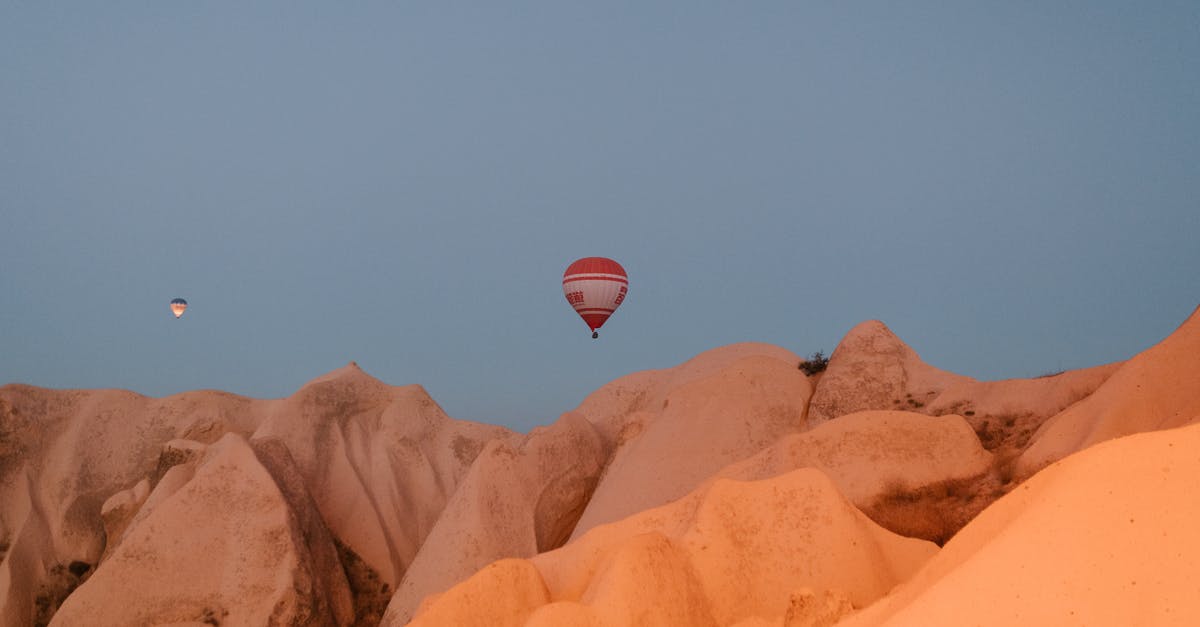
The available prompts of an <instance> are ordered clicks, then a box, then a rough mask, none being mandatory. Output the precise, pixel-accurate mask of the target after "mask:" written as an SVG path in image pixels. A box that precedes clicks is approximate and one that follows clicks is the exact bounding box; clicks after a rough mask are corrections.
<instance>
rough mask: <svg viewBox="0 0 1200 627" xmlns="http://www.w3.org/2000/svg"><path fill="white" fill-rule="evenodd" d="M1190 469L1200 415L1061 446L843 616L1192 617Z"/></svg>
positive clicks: (1194, 507) (874, 621)
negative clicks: (900, 580)
mask: <svg viewBox="0 0 1200 627" xmlns="http://www.w3.org/2000/svg"><path fill="white" fill-rule="evenodd" d="M1198 475H1200V426H1190V427H1184V428H1181V429H1174V430H1168V431H1160V432H1156V433H1146V434H1139V435H1133V436H1128V437H1125V438H1121V439H1118V440H1113V441H1109V442H1106V443H1104V444H1101V445H1097V446H1094V447H1092V448H1089V449H1087V450H1084V451H1082V452H1080V453H1077V454H1075V455H1072V456H1070V457H1067V458H1065V459H1063V460H1062V461H1060V462H1058V463H1055V464H1054V465H1052V466H1050V467H1048V468H1046V469H1045V470H1043V471H1042V472H1040V473H1038V474H1037V475H1035V476H1034V477H1033V478H1031V479H1030V480H1029V481H1027V482H1026V483H1024V484H1022V485H1021V486H1020V487H1019V488H1017V489H1016V490H1014V491H1013V492H1012V493H1011V494H1009V495H1008V496H1006V497H1004V498H1003V499H1001V500H999V501H997V502H996V503H995V504H994V505H992V507H990V508H988V509H987V510H985V511H984V512H983V513H982V514H980V515H979V517H978V518H976V519H975V520H974V521H972V522H971V523H970V524H968V525H967V526H966V527H965V528H964V529H963V530H962V531H961V532H959V534H958V535H957V536H955V537H954V539H952V540H951V541H950V542H949V543H948V544H947V545H946V547H945V548H944V549H942V551H941V553H939V554H938V555H937V556H936V557H935V558H934V559H933V560H932V561H930V562H929V563H928V564H927V565H926V567H925V568H924V569H922V570H921V571H920V572H919V573H917V575H916V576H914V577H913V578H912V580H911V581H909V582H906V583H905V584H904V585H903V586H902V587H901V588H899V589H898V590H896V591H895V592H894V593H892V594H891V595H889V596H888V597H887V598H886V599H884V600H882V601H880V602H879V603H877V604H876V605H874V606H872V607H870V608H868V609H867V610H866V611H864V612H862V613H861V614H859V615H857V616H855V617H854V619H853V620H850V621H848V622H846V623H845V625H847V626H848V627H866V626H868V625H889V626H900V625H963V624H971V625H996V626H1000V625H1097V626H1104V625H1111V626H1113V627H1118V626H1122V627H1123V626H1125V625H1181V626H1182V625H1195V624H1197V620H1198V619H1200V561H1198V559H1197V558H1200V534H1197V533H1196V528H1197V524H1198V523H1200V496H1198V495H1197V492H1196V477H1197V476H1198Z"/></svg>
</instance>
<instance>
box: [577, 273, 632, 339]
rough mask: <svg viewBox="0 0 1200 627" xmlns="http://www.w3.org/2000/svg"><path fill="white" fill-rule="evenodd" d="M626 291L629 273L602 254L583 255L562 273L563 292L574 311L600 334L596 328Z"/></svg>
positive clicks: (593, 334)
mask: <svg viewBox="0 0 1200 627" xmlns="http://www.w3.org/2000/svg"><path fill="white" fill-rule="evenodd" d="M628 292H629V276H628V275H627V274H625V268H622V267H621V264H619V263H617V262H615V261H613V260H612V259H608V258H605V257H584V258H583V259H580V260H579V261H576V262H575V263H573V264H571V265H569V266H567V271H566V272H564V273H563V294H565V295H566V297H567V302H568V303H571V306H572V307H574V308H575V313H577V314H579V317H580V318H583V321H584V322H586V323H587V325H588V328H589V329H591V330H592V338H593V339H595V338H597V337H600V334H599V333H597V332H596V329H599V328H600V327H602V326H604V322H605V321H606V320H608V317H609V316H611V315H612V314H613V312H614V311H616V310H617V307H620V306H621V301H623V300H625V294H626V293H628Z"/></svg>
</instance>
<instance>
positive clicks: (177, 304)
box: [171, 298, 187, 318]
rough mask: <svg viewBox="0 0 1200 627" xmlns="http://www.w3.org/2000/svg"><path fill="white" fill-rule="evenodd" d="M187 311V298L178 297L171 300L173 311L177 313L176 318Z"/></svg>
mask: <svg viewBox="0 0 1200 627" xmlns="http://www.w3.org/2000/svg"><path fill="white" fill-rule="evenodd" d="M185 311H187V301H186V300H183V299H182V298H176V299H174V300H172V301H171V313H173V314H175V317H176V318H178V317H179V316H182V315H183V312H185Z"/></svg>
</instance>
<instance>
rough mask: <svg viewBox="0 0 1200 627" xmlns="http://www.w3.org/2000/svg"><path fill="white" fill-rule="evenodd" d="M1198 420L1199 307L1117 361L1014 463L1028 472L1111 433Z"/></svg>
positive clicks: (1051, 421) (1156, 427)
mask: <svg viewBox="0 0 1200 627" xmlns="http://www.w3.org/2000/svg"><path fill="white" fill-rule="evenodd" d="M1197 420H1200V308H1198V309H1197V310H1196V311H1194V312H1193V313H1192V315H1191V316H1190V317H1189V318H1188V319H1187V320H1186V321H1185V322H1184V323H1183V324H1182V325H1180V327H1179V328H1178V329H1176V330H1175V332H1174V333H1172V334H1171V335H1170V336H1168V337H1167V338H1166V339H1164V340H1163V341H1162V342H1159V343H1158V344H1157V345H1155V346H1153V347H1151V348H1149V349H1147V350H1146V351H1144V352H1142V353H1140V354H1138V355H1136V356H1135V357H1133V358H1132V359H1130V360H1129V361H1127V362H1125V363H1124V364H1121V365H1120V367H1119V368H1118V369H1117V371H1116V372H1114V373H1113V374H1112V376H1111V377H1109V378H1108V379H1107V380H1106V381H1105V382H1104V383H1103V384H1102V385H1101V386H1100V387H1099V388H1098V389H1097V390H1096V391H1095V392H1094V393H1092V394H1091V395H1090V396H1089V397H1087V398H1086V399H1084V400H1082V401H1080V402H1078V403H1076V404H1075V405H1072V406H1071V407H1069V408H1067V409H1066V410H1064V411H1062V412H1061V413H1059V414H1058V415H1056V416H1054V417H1053V418H1051V419H1050V420H1048V421H1047V422H1046V424H1045V425H1043V427H1042V428H1041V429H1040V430H1039V431H1038V432H1037V433H1036V434H1035V435H1034V436H1033V442H1032V444H1030V446H1029V448H1028V450H1026V451H1025V452H1024V453H1023V454H1022V455H1021V458H1020V460H1019V461H1018V466H1017V468H1018V472H1019V473H1020V474H1021V475H1025V476H1027V475H1030V474H1033V473H1034V472H1036V471H1037V470H1038V469H1040V468H1042V467H1044V466H1045V465H1046V464H1049V463H1050V462H1053V461H1055V460H1058V459H1061V458H1063V457H1065V456H1067V455H1070V454H1071V453H1074V452H1075V451H1079V450H1083V449H1085V448H1087V447H1089V446H1092V445H1094V444H1096V443H1098V442H1103V441H1104V440H1108V439H1111V438H1115V437H1120V436H1123V435H1129V434H1132V433H1138V432H1142V431H1152V430H1156V429H1168V428H1171V427H1178V426H1180V425H1185V424H1189V423H1191V422H1195V421H1197Z"/></svg>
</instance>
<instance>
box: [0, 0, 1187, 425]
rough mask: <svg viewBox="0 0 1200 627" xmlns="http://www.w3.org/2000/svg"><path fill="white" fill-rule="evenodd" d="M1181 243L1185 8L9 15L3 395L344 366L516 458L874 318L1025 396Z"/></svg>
mask: <svg viewBox="0 0 1200 627" xmlns="http://www.w3.org/2000/svg"><path fill="white" fill-rule="evenodd" d="M1198 236H1200V3H1197V2H1195V1H1194V0H1188V1H1183V2H1165V1H1164V2H1152V3H1147V2H1133V1H1129V2H1098V1H1088V2H991V3H975V2H942V3H926V2H903V3H899V2H879V3H847V2H740V3H735V2H661V3H654V2H627V3H624V2H539V3H524V2H479V3H462V2H420V3H414V2H356V3H332V2H325V3H306V2H287V3H267V2H230V3H218V2H202V3H201V2H99V3H97V2H76V3H67V2H62V3H49V2H44V3H34V2H28V3H17V2H6V3H3V4H2V5H0V383H7V382H24V383H31V384H35V385H41V386H47V387H89V388H90V387H121V388H128V389H132V390H135V391H138V392H142V393H145V394H149V395H153V396H163V395H167V394H173V393H176V392H180V391H184V390H190V389H200V388H217V389H223V390H228V391H231V392H236V393H239V394H245V395H249V396H254V397H281V396H286V395H288V394H291V393H292V392H293V391H295V390H296V389H297V388H298V387H300V386H301V385H302V384H303V383H304V382H305V381H307V380H309V379H311V378H313V377H316V376H318V375H320V374H322V373H324V372H327V371H329V370H332V369H334V368H338V367H341V366H343V365H345V364H346V363H347V362H348V361H350V360H357V361H358V363H359V365H361V366H362V367H363V368H364V369H365V370H366V371H367V372H369V373H371V374H372V375H374V376H376V377H378V378H380V379H382V380H383V381H385V382H387V383H391V384H396V385H399V384H407V383H420V384H423V385H424V386H425V387H426V388H427V389H429V391H430V393H431V394H433V396H434V398H435V399H437V400H438V402H439V403H441V405H442V406H443V407H444V408H445V409H446V410H447V412H448V413H450V414H451V415H452V416H454V417H457V418H465V419H471V420H480V421H486V422H493V423H500V424H505V425H508V426H510V427H514V428H517V429H519V430H526V429H528V428H530V427H531V426H534V425H537V424H546V423H549V422H552V421H553V420H554V419H556V418H557V417H558V415H559V414H561V413H562V412H564V411H567V410H569V409H571V408H573V407H575V406H576V405H577V404H578V403H579V401H580V400H582V399H583V397H584V396H586V394H588V393H589V392H590V391H592V390H594V389H595V388H597V387H599V386H601V385H603V384H604V383H606V382H608V381H610V380H612V379H614V378H616V377H618V376H621V375H623V374H627V373H629V372H633V371H636V370H642V369H647V368H658V367H666V366H671V365H674V364H676V363H679V362H681V361H683V360H685V359H687V358H689V357H691V356H693V355H695V354H697V353H699V352H702V351H704V350H707V349H710V348H713V347H716V346H720V345H724V344H728V343H732V342H738V341H745V340H753V341H763V342H769V343H773V344H778V345H781V346H784V347H786V348H789V349H792V350H794V351H796V352H797V353H801V354H808V353H811V352H813V351H815V350H818V349H824V350H825V351H826V353H828V352H830V351H831V350H832V349H833V348H834V347H835V346H836V344H837V342H838V340H839V339H840V338H841V336H842V335H843V334H844V333H845V332H846V331H847V330H849V329H850V328H851V327H852V326H854V325H855V324H857V323H858V322H861V321H863V320H867V319H871V318H878V319H881V320H883V321H884V322H886V323H887V324H888V325H889V326H890V327H891V328H892V329H893V330H894V331H895V332H896V333H897V334H899V335H900V337H901V338H903V339H904V340H906V341H907V342H909V343H910V344H911V345H912V346H913V347H914V348H915V349H916V350H917V351H918V352H919V353H920V354H921V355H922V357H924V358H925V359H926V361H928V362H930V363H932V364H934V365H936V366H939V367H942V368H946V369H949V370H953V371H955V372H959V373H962V374H966V375H970V376H974V377H978V378H982V379H996V378H1008V377H1021V376H1035V375H1039V374H1043V373H1046V372H1049V371H1056V370H1061V369H1069V368H1077V367H1084V366H1090V365H1096V364H1100V363H1106V362H1109V361H1114V360H1118V359H1125V358H1127V357H1129V356H1131V355H1133V354H1135V353H1137V352H1138V351H1141V350H1143V349H1145V348H1147V347H1149V346H1150V345H1152V344H1154V343H1155V342H1157V341H1159V340H1160V339H1162V338H1163V337H1164V336H1166V335H1167V334H1169V333H1170V332H1171V331H1172V330H1173V329H1174V328H1175V327H1176V326H1177V325H1178V324H1179V323H1180V322H1181V321H1182V320H1183V319H1184V318H1185V317H1186V316H1187V315H1188V314H1189V313H1190V312H1191V311H1192V309H1193V308H1194V307H1195V306H1196V305H1197V304H1198V303H1200V272H1198V271H1200V243H1198V241H1197V239H1198ZM592 255H599V256H608V257H612V258H614V259H617V260H618V261H620V262H621V263H622V264H623V265H624V266H625V268H626V269H627V270H628V272H629V275H630V293H629V297H628V299H627V300H626V301H625V303H624V305H622V308H621V309H620V310H619V311H618V312H617V313H616V315H615V316H613V318H612V319H611V320H610V321H609V323H608V324H607V325H606V326H605V327H604V329H602V330H601V337H600V340H598V341H593V340H592V339H591V337H590V334H589V333H588V330H587V328H586V326H585V325H584V324H583V322H582V321H580V320H579V319H578V317H577V316H576V315H575V314H574V312H573V311H572V310H571V307H570V306H569V305H568V304H567V302H566V300H565V299H564V298H563V295H562V290H561V286H560V285H561V276H562V271H563V269H565V267H566V266H567V264H568V263H570V262H571V261H572V260H574V259H575V258H578V257H583V256H592ZM177 296H182V297H184V298H186V299H188V300H189V301H190V303H191V309H190V310H189V311H188V313H187V314H186V315H185V316H184V317H183V318H182V319H180V320H175V318H174V317H173V316H172V315H171V314H170V312H169V310H168V306H167V303H168V301H170V300H171V299H172V298H174V297H177Z"/></svg>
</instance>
